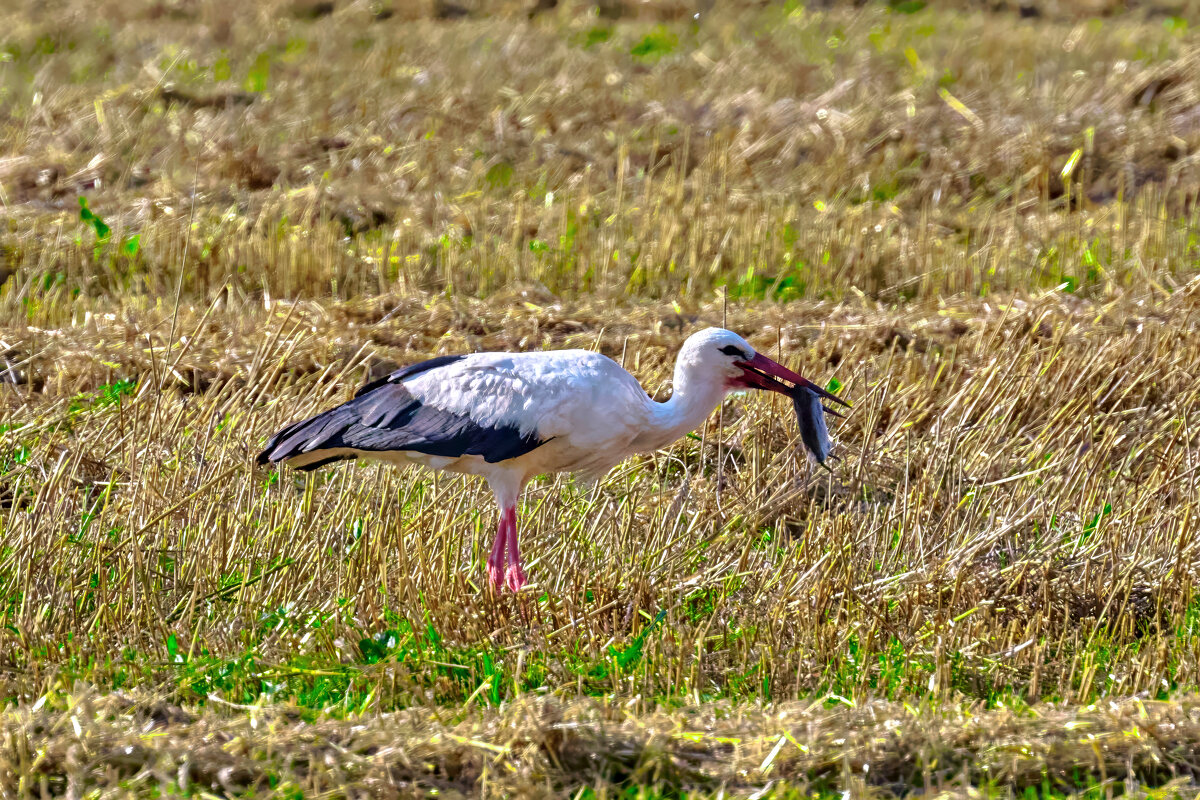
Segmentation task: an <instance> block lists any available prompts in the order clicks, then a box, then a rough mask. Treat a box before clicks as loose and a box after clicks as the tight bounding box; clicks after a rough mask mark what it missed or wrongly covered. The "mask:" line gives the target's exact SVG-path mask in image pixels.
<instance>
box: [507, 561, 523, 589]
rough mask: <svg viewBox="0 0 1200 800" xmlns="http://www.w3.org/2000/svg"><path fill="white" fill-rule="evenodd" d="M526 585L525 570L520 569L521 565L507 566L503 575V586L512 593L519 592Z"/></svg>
mask: <svg viewBox="0 0 1200 800" xmlns="http://www.w3.org/2000/svg"><path fill="white" fill-rule="evenodd" d="M526 583H528V580H526V578H525V570H523V569H521V565H520V564H509V565H508V572H507V573H505V575H504V585H505V586H507V587H508V588H509V589H511V590H512V591H513V592H519V591H521V588H522V587H523V586H525V584H526Z"/></svg>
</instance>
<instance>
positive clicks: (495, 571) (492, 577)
mask: <svg viewBox="0 0 1200 800" xmlns="http://www.w3.org/2000/svg"><path fill="white" fill-rule="evenodd" d="M487 576H488V582H489V583H491V584H492V588H494V589H495V590H496V591H500V590H501V589H503V588H504V569H503V567H502V566H501V565H499V564H493V563H492V562H491V561H488V565H487Z"/></svg>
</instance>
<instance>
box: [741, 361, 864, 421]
mask: <svg viewBox="0 0 1200 800" xmlns="http://www.w3.org/2000/svg"><path fill="white" fill-rule="evenodd" d="M734 363H736V364H737V365H738V366H739V367H741V368H742V374H741V375H740V376H739V377H737V378H735V379H734V381H733V385H734V386H737V387H746V388H749V389H765V390H766V391H768V392H779V393H780V394H786V395H791V394H792V391H793V390H794V388H795V387H793V386H788V385H787V384H786V383H783V381H791V382H792V383H793V384H795V386H806V387H808V388H809V389H812V390H813V391H814V392H816V393H817V394H818V395H819V396H821V397H824V398H826V399H827V400H832V401H833V402H835V403H841V404H842V405H844V406H846V407H847V408H849V407H850V404H849V403H847V402H846V401H845V400H843V399H841V398H840V397H837V396H835V395H832V394H830V393H829V392H827V391H825V390H824V389H822V388H821V387H820V386H817V385H816V384H815V383H813V382H812V381H810V380H809V379H808V378H805V377H804V376H803V375H801V374H799V373H798V372H792V371H791V370H790V369H788V368H787V367H785V366H784V365H783V364H780V363H777V362H775V361H772V360H771V359H769V358H767V357H766V356H764V355H763V354H762V353H755V355H754V358H752V359H750V360H749V361H736V362H734Z"/></svg>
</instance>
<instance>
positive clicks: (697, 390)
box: [639, 364, 725, 450]
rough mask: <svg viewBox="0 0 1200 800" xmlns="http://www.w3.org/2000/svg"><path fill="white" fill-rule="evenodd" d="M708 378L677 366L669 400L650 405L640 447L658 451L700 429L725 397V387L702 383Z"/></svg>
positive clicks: (640, 439) (713, 383) (717, 383)
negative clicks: (648, 417)
mask: <svg viewBox="0 0 1200 800" xmlns="http://www.w3.org/2000/svg"><path fill="white" fill-rule="evenodd" d="M707 377H708V376H706V375H697V374H695V372H694V371H693V370H689V369H687V368H686V366H684V365H682V364H677V365H676V366H675V378H674V383H673V386H674V388H673V389H672V391H671V397H670V399H668V400H666V401H665V402H662V403H658V402H654V401H651V402H650V406H651V408H650V419H649V420H648V422H649V425H648V426H647V430H646V432H645V435H644V437H639V444H641V445H643V446H644V447H645V448H646V449H649V450H657V449H658V448H660V447H665V446H666V445H668V444H670V443H671V442H673V441H675V440H676V439H678V438H679V437H680V436H682V435H683V434H685V433H687V432H688V431H691V430H695V429H696V428H698V427H700V425H701V424H702V423H703V422H704V420H705V419H707V418H708V415H709V414H711V413H712V411H713V409H714V408H716V407H717V406H718V405H719V404H720V402H721V400H722V399H724V397H725V387H724V386H723V385H722V384H721V383H720V382H718V381H713V380H705V378H707Z"/></svg>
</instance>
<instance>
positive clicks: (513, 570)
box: [504, 506, 526, 592]
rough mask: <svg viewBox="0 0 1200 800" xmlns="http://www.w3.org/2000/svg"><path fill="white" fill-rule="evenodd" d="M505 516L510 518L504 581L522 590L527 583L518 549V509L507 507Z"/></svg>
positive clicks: (511, 587) (514, 589) (511, 586)
mask: <svg viewBox="0 0 1200 800" xmlns="http://www.w3.org/2000/svg"><path fill="white" fill-rule="evenodd" d="M504 516H506V517H507V518H508V570H507V571H506V572H505V574H504V583H505V585H506V586H508V588H509V589H512V590H513V591H514V592H519V591H521V587H522V586H524V585H525V583H526V580H525V570H524V569H522V568H521V551H520V550H519V549H517V509H516V507H515V506H514V507H513V508H507V509H505V510H504Z"/></svg>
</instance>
